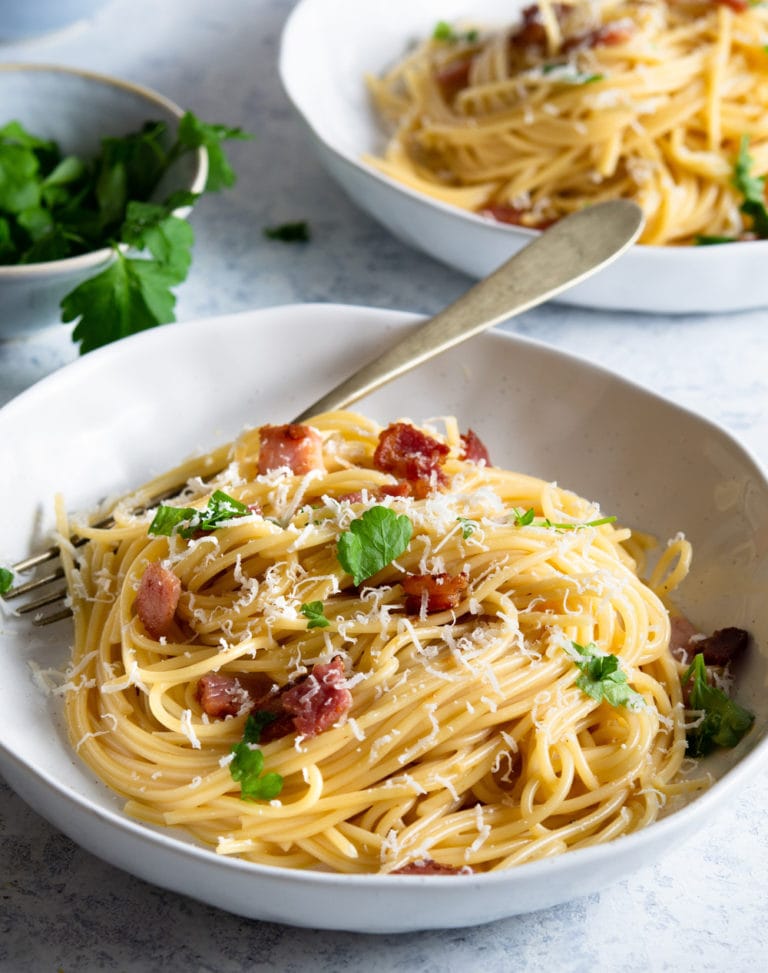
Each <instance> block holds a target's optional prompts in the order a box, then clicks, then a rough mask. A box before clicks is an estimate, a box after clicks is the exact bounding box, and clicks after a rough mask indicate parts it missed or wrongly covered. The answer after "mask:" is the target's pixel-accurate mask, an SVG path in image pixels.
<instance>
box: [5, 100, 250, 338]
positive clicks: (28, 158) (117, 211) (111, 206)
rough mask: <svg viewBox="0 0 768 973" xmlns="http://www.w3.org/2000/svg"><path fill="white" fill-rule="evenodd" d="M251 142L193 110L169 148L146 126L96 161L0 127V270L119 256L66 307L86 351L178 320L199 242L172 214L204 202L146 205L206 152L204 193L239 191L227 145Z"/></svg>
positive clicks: (160, 128)
mask: <svg viewBox="0 0 768 973" xmlns="http://www.w3.org/2000/svg"><path fill="white" fill-rule="evenodd" d="M250 137H251V136H250V135H248V134H246V133H244V132H242V131H241V130H240V129H239V128H228V127H226V126H223V125H212V124H209V123H207V122H203V121H201V120H200V119H198V118H197V117H196V116H195V115H193V114H192V113H191V112H187V113H186V114H185V115H184V116H183V118H182V119H181V120H180V122H179V127H178V132H177V135H176V139H175V141H173V143H172V144H170V145H169V144H168V138H167V125H166V124H165V123H164V122H154V121H148V122H146V123H145V124H144V125H143V126H142V127H141V128H140V129H139V130H138V131H136V132H132V133H129V134H127V135H123V136H119V137H107V138H103V139H102V140H101V148H100V151H99V153H98V155H97V156H96V157H95V158H94V159H89V160H85V159H80V158H78V157H76V156H72V155H63V154H62V152H61V150H60V149H59V146H58V145H57V144H56V143H55V142H52V141H50V140H48V139H41V138H38V137H37V136H35V135H34V134H32V133H30V132H28V131H26V129H25V128H24V127H23V126H22V125H21V124H20V123H19V122H18V121H11V122H9V123H8V124H6V125H4V126H3V127H2V128H0V264H6V265H8V264H11V265H18V264H33V263H40V262H43V261H52V260H62V259H65V258H67V257H73V256H77V255H78V254H84V253H91V252H93V251H94V250H100V249H102V248H107V247H111V248H112V249H113V251H114V259H113V261H112V262H111V263H110V264H109V266H108V267H107V268H106V269H105V270H103V271H101V273H98V274H96V275H95V276H93V277H90V278H88V279H87V280H85V281H84V282H83V283H82V284H80V285H79V286H78V287H76V288H75V289H74V290H72V291H71V292H70V293H69V294H67V295H66V296H65V297H64V299H63V301H62V302H61V309H62V321H64V323H69V322H76V325H75V328H74V330H73V340H74V341H75V342H78V343H79V345H80V352H81V353H82V354H84V353H85V352H87V351H91V350H92V349H94V348H98V347H100V346H101V345H105V344H108V343H109V342H111V341H116V340H117V339H119V338H122V337H125V336H126V335H129V334H135V333H136V332H138V331H143V330H145V329H146V328H152V327H155V326H157V325H159V324H165V323H166V322H168V321H173V320H174V318H175V312H174V307H175V303H176V298H175V296H174V294H173V288H174V287H175V286H176V285H177V284H180V283H182V281H184V280H185V279H186V277H187V273H188V270H189V266H190V263H191V260H192V244H193V241H194V234H193V231H192V228H191V226H190V225H189V224H188V223H187V222H186V221H185V220H182V219H180V218H179V217H177V216H174V215H173V212H174V210H176V209H177V208H179V207H181V206H192V205H194V203H195V201H196V199H197V197H196V195H195V194H193V193H190V192H181V193H173V194H171V195H170V196H168V197H167V198H166V199H163V200H160V201H152V202H150V201H149V200H150V199H152V197H153V194H154V193H155V191H156V190H157V187H158V186H159V185H160V183H161V180H162V179H163V176H164V175H165V174H166V173H167V171H168V170H169V169H170V167H171V166H172V165H173V164H174V163H175V162H176V160H177V159H178V158H180V157H181V156H182V155H185V154H187V153H190V152H194V151H196V150H197V149H198V148H200V147H203V148H205V150H206V152H207V154H208V178H207V181H206V185H205V191H206V192H214V191H216V190H218V189H221V188H223V187H225V186H231V185H233V184H234V182H235V174H234V172H233V170H232V168H231V166H230V165H229V163H228V161H227V159H226V156H225V155H224V152H223V150H222V147H221V143H222V142H223V141H224V140H228V139H246V138H250ZM120 244H125V245H128V246H129V247H131V248H132V251H133V254H132V255H131V256H127V255H126V254H125V253H124V252H123V251H122V250H121V249H120V248H119V245H120Z"/></svg>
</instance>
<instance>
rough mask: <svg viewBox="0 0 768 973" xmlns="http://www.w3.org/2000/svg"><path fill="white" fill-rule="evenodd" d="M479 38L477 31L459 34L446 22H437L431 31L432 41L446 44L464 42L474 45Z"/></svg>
mask: <svg viewBox="0 0 768 973" xmlns="http://www.w3.org/2000/svg"><path fill="white" fill-rule="evenodd" d="M479 36H480V34H479V32H478V31H477V30H467V31H464V32H463V33H459V32H457V31H456V30H454V28H453V27H452V26H451V25H450V24H449V23H448V21H447V20H438V22H437V23H436V24H435V29H434V30H433V31H432V40H435V41H442V42H443V43H446V44H459V43H461V42H462V41H464V42H465V43H467V44H475V43H476V42H477V39H478V37H479Z"/></svg>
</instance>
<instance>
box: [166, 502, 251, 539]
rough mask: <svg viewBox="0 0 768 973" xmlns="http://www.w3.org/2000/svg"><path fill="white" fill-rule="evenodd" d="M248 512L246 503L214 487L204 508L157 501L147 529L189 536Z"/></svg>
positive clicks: (213, 527) (206, 530) (213, 528)
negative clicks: (178, 505)
mask: <svg viewBox="0 0 768 973" xmlns="http://www.w3.org/2000/svg"><path fill="white" fill-rule="evenodd" d="M250 512H251V511H250V509H249V508H248V507H247V506H246V504H244V503H241V502H240V501H239V500H235V498H234V497H230V495H229V494H228V493H225V492H224V491H223V490H216V491H214V492H213V493H212V494H211V496H210V498H209V499H208V504H207V506H206V507H205V508H204V509H203V510H198V509H197V508H196V507H170V506H168V505H166V504H160V506H159V507H158V508H157V510H156V511H155V516H154V517H153V518H152V523H151V524H150V525H149V529H148V531H147V533H149V534H153V535H155V536H164V537H170V535H171V534H173V533H177V534H179V535H180V536H181V537H186V538H190V537H194V536H195V534H198V533H206V532H208V531H212V530H216V529H217V528H218V527H221V526H222V524H224V523H226V522H228V521H230V520H233V519H235V518H237V517H245V516H246V515H247V514H249V513H250ZM182 525H185V526H182Z"/></svg>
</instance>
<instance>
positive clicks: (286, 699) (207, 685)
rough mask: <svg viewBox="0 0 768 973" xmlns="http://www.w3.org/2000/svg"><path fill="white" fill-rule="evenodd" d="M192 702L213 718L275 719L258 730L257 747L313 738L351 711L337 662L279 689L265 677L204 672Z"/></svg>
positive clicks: (338, 658)
mask: <svg viewBox="0 0 768 973" xmlns="http://www.w3.org/2000/svg"><path fill="white" fill-rule="evenodd" d="M197 698H198V700H199V701H200V705H201V706H202V708H203V711H204V712H205V713H207V714H208V716H211V717H214V718H223V717H225V716H236V715H239V714H241V713H243V712H248V711H250V712H254V711H256V710H258V711H260V712H267V713H271V714H272V715H273V716H274V719H273V720H272V721H271V722H269V723H267V724H266V725H265V726H264V727H263V729H262V731H261V738H260V742H261V743H270V742H271V741H272V740H279V739H280V737H284V736H287V735H288V734H289V733H300V734H301V735H302V736H306V737H311V736H317V734H318V733H322V732H323V730H327V729H328V728H329V727H330V726H332V725H333V724H334V723H336V721H337V720H339V719H340V718H341V717H342V716H343V715H344V714H345V713H346V712H347V711H348V710H349V709H350V707H351V706H352V693H351V692H350V691H349V689H347V683H346V677H345V675H344V663H343V662H342V660H341V657H340V656H336V658H334V659H332V660H331V661H330V662H325V663H319V664H318V665H316V666H313V668H312V671H311V672H309V673H307V675H305V676H302V677H301V678H299V679H297V680H296V681H295V682H292V683H288V684H287V685H286V686H283V687H282V688H281V689H277V687H276V686H275V684H274V683H273V682H272V680H271V679H269V678H267V677H266V676H262V677H260V676H258V675H254V676H251V675H242V674H241V675H236V674H233V673H215V672H209V673H207V674H206V675H204V676H202V677H201V679H200V680H199V682H198V684H197Z"/></svg>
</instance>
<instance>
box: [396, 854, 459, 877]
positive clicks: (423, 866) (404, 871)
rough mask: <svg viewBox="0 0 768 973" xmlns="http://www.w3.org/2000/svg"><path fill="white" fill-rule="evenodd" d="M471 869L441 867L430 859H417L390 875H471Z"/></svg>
mask: <svg viewBox="0 0 768 973" xmlns="http://www.w3.org/2000/svg"><path fill="white" fill-rule="evenodd" d="M471 874H472V869H471V868H467V867H463V868H459V867H458V866H457V865H443V864H441V863H440V862H436V861H434V860H433V859H432V858H419V859H417V860H416V861H413V862H408V864H407V865H403V867H402V868H396V869H394V871H392V872H390V875H471Z"/></svg>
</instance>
